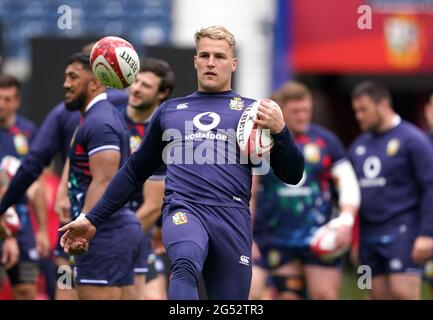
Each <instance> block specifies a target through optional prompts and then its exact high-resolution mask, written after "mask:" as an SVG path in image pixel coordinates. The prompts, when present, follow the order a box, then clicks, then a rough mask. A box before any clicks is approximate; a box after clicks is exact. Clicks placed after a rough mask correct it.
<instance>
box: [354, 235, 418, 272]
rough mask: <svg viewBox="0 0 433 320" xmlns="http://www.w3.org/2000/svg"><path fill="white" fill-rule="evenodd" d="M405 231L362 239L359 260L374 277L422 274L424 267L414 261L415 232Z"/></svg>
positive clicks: (362, 237) (363, 237)
mask: <svg viewBox="0 0 433 320" xmlns="http://www.w3.org/2000/svg"><path fill="white" fill-rule="evenodd" d="M409 231H410V230H407V229H405V231H404V232H397V233H395V234H390V235H384V236H376V237H372V236H369V237H365V236H362V234H361V237H360V248H359V258H360V262H361V264H362V265H367V266H369V267H370V268H371V272H372V275H373V276H378V275H384V274H390V273H414V274H419V275H421V274H422V270H423V267H422V266H420V265H417V264H415V263H414V262H413V261H412V258H411V254H412V248H413V244H414V241H415V236H414V232H409Z"/></svg>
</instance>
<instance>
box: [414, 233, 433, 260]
mask: <svg viewBox="0 0 433 320" xmlns="http://www.w3.org/2000/svg"><path fill="white" fill-rule="evenodd" d="M432 256H433V238H432V237H427V236H418V237H417V238H416V239H415V243H414V245H413V248H412V260H413V261H414V262H415V263H417V264H424V263H425V262H426V261H427V260H428V259H429V258H431V257H432Z"/></svg>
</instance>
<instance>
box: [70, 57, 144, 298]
mask: <svg viewBox="0 0 433 320" xmlns="http://www.w3.org/2000/svg"><path fill="white" fill-rule="evenodd" d="M63 86H64V88H65V90H66V94H65V106H66V108H67V109H68V110H70V111H74V110H78V111H80V113H81V115H82V118H81V120H80V124H79V126H78V127H77V129H76V131H75V133H74V136H73V138H72V141H71V148H70V152H69V159H68V162H67V165H66V166H65V168H68V167H69V170H68V191H69V198H70V201H71V215H72V219H76V218H77V217H78V216H79V215H80V213H81V212H83V211H84V212H86V211H88V210H89V208H91V207H93V206H94V205H95V203H96V201H97V200H98V199H99V198H100V196H101V195H102V194H103V192H104V191H105V189H106V187H107V185H108V183H109V182H110V180H111V178H112V177H113V176H114V174H115V173H116V171H117V170H118V169H119V167H120V166H121V165H122V163H123V162H124V161H125V160H126V159H127V158H128V156H129V154H130V151H129V131H128V128H127V126H126V123H125V121H124V118H123V116H122V115H121V113H120V112H119V111H118V110H116V109H115V108H114V106H113V105H111V104H110V103H109V102H108V101H107V94H106V93H105V90H106V88H105V86H104V85H103V84H102V83H100V82H99V81H98V80H96V78H95V77H94V75H93V73H92V70H91V67H90V61H89V56H88V55H86V54H83V53H77V54H74V55H73V56H72V57H71V58H70V60H69V63H68V65H67V67H66V70H65V81H64V85H63ZM68 164H69V166H68ZM142 238H143V233H142V231H141V228H140V224H139V222H138V220H137V219H136V217H135V215H134V213H133V212H132V211H131V210H129V209H127V208H119V210H117V211H116V213H114V214H113V215H112V216H111V217H110V219H107V220H106V221H105V223H104V224H102V225H101V228H100V230H98V234H97V235H96V236H95V238H94V241H92V243H91V244H90V245H89V246H88V251H87V252H86V253H85V254H84V255H80V256H78V257H77V258H76V279H75V280H76V286H77V292H78V297H79V298H80V299H104V300H105V299H110V300H111V299H131V298H134V288H133V283H134V264H135V263H136V259H137V257H138V248H139V244H140V243H141V241H142ZM70 253H71V254H73V252H70Z"/></svg>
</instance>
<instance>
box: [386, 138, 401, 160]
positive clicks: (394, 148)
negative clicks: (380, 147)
mask: <svg viewBox="0 0 433 320" xmlns="http://www.w3.org/2000/svg"><path fill="white" fill-rule="evenodd" d="M399 148H400V140H398V139H397V138H393V139H391V140H389V142H388V144H387V145H386V154H387V155H388V156H390V157H393V156H395V155H396V154H397V152H398V149H399Z"/></svg>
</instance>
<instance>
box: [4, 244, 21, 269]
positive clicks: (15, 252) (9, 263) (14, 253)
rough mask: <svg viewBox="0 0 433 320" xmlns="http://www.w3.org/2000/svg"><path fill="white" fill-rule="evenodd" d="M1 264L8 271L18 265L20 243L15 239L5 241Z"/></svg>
mask: <svg viewBox="0 0 433 320" xmlns="http://www.w3.org/2000/svg"><path fill="white" fill-rule="evenodd" d="M2 251H3V252H2V256H1V263H2V264H3V265H4V267H5V269H6V270H9V269H10V268H12V267H13V266H14V265H16V264H17V262H18V259H19V257H20V249H19V247H18V241H17V239H16V238H15V237H8V238H6V239H4V240H3V246H2Z"/></svg>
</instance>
